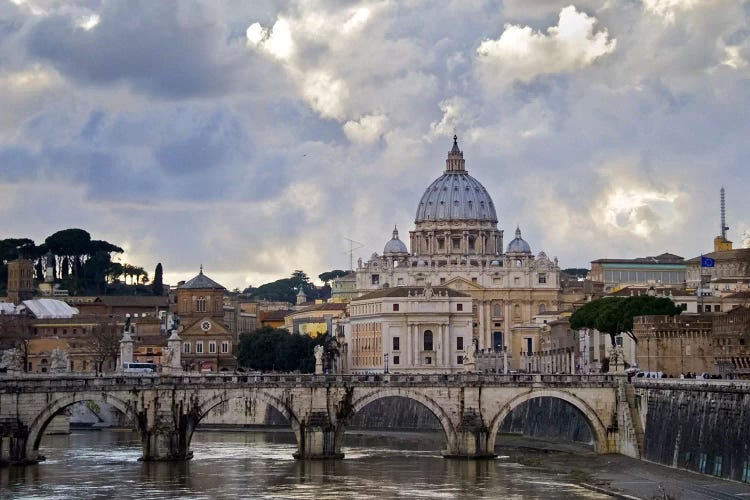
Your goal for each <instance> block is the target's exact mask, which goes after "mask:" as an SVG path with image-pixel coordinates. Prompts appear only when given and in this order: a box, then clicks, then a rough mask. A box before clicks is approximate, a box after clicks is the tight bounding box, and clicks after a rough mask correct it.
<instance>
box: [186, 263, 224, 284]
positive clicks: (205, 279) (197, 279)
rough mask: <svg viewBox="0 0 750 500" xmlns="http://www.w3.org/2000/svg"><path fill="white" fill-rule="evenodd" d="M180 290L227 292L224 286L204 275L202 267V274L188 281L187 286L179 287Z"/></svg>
mask: <svg viewBox="0 0 750 500" xmlns="http://www.w3.org/2000/svg"><path fill="white" fill-rule="evenodd" d="M177 288H180V289H186V288H188V289H201V290H206V289H210V290H226V288H224V287H223V286H221V285H220V284H218V283H217V282H215V281H214V280H212V279H211V278H209V277H208V276H206V275H205V274H203V266H201V270H200V273H198V276H196V277H195V278H193V279H191V280H189V281H187V282H186V283H185V284H183V285H180V286H178V287H177Z"/></svg>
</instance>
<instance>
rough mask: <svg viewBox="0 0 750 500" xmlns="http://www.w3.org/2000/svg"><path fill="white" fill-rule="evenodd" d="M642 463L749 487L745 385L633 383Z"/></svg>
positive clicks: (749, 405) (749, 397)
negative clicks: (641, 429)
mask: <svg viewBox="0 0 750 500" xmlns="http://www.w3.org/2000/svg"><path fill="white" fill-rule="evenodd" d="M635 394H636V407H637V408H638V411H639V413H640V418H641V422H643V423H644V424H645V425H644V446H643V450H642V458H643V459H645V460H648V461H651V462H655V463H659V464H663V465H668V466H671V467H677V468H681V469H687V470H691V471H694V472H699V473H702V474H709V475H714V476H717V477H722V478H728V479H734V480H736V481H743V482H750V384H749V383H747V382H736V381H718V380H706V381H702V380H658V381H648V382H645V381H643V382H642V381H638V382H636V383H635Z"/></svg>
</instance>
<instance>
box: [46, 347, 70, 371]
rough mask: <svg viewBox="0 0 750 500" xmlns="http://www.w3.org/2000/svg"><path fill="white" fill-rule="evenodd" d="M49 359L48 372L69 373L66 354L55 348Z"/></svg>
mask: <svg viewBox="0 0 750 500" xmlns="http://www.w3.org/2000/svg"><path fill="white" fill-rule="evenodd" d="M50 358H51V363H50V370H51V371H52V373H66V372H69V371H70V362H69V361H68V353H67V352H65V351H63V350H62V349H60V348H57V347H56V348H54V349H52V353H51V354H50Z"/></svg>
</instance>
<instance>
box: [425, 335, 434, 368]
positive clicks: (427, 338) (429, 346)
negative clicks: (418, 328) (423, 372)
mask: <svg viewBox="0 0 750 500" xmlns="http://www.w3.org/2000/svg"><path fill="white" fill-rule="evenodd" d="M424 350H425V351H431V350H432V330H425V332H424ZM427 359H429V358H427ZM427 364H428V365H429V363H427Z"/></svg>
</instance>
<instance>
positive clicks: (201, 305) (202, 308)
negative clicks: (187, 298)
mask: <svg viewBox="0 0 750 500" xmlns="http://www.w3.org/2000/svg"><path fill="white" fill-rule="evenodd" d="M195 310H196V311H197V312H199V313H204V312H206V297H203V296H201V297H198V300H197V301H196V302H195Z"/></svg>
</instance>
